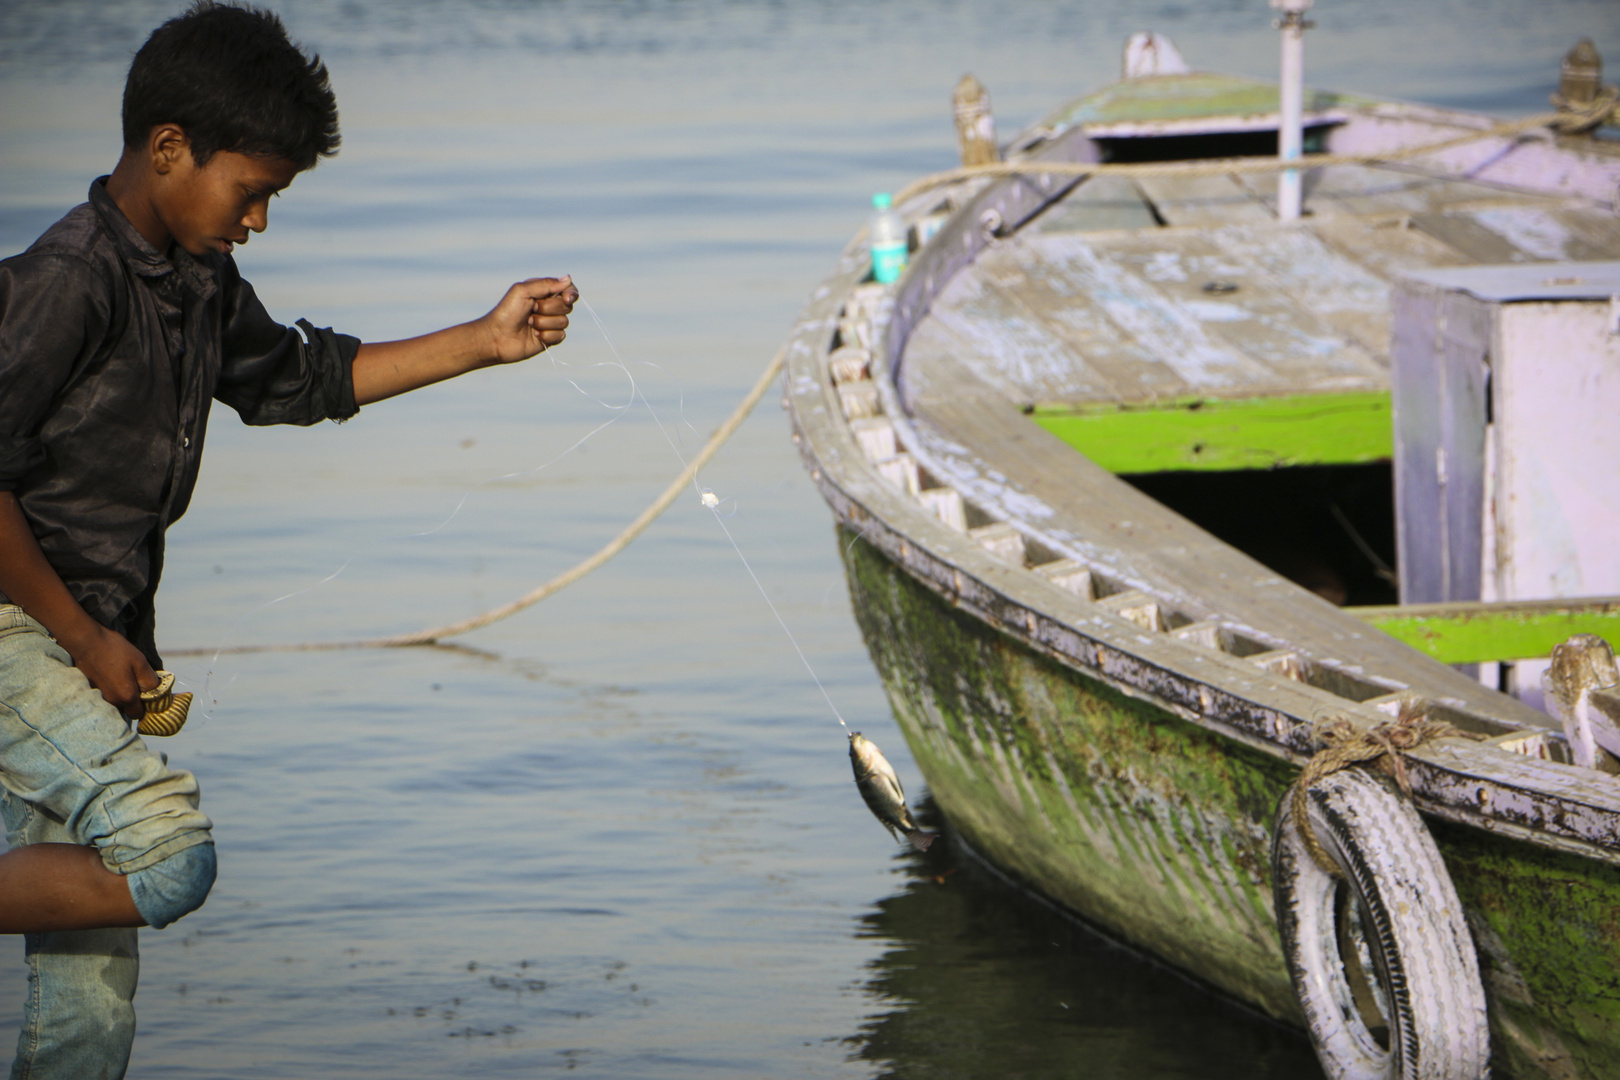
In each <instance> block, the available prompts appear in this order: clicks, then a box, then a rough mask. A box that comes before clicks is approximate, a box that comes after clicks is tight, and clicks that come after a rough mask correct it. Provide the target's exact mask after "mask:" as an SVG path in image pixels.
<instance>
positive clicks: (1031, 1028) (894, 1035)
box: [848, 807, 1321, 1080]
mask: <svg viewBox="0 0 1620 1080" xmlns="http://www.w3.org/2000/svg"><path fill="white" fill-rule="evenodd" d="M928 809H929V810H930V811H931V810H932V807H929V808H928ZM929 817H932V818H934V819H935V820H936V821H937V816H936V815H933V814H932V813H930V814H929ZM930 827H933V826H932V825H930ZM947 839H948V841H949V842H948V843H940V844H935V845H934V847H933V849H932V850H931V851H929V852H928V853H927V854H919V853H914V852H913V853H908V854H906V855H904V856H902V857H901V861H902V862H903V863H904V865H905V873H906V877H907V880H906V883H905V886H904V888H902V889H901V890H900V891H899V892H898V893H895V894H894V895H892V896H890V897H888V898H887V899H884V900H881V901H879V902H878V903H877V905H876V907H875V908H874V910H872V911H871V912H870V913H868V914H867V915H866V916H864V917H863V918H862V919H861V929H860V933H861V934H862V935H863V936H865V937H868V938H873V939H878V940H882V941H885V942H887V943H888V944H889V947H888V948H887V949H885V950H884V952H883V953H882V954H881V955H880V956H878V957H877V958H876V959H874V960H872V961H871V962H870V963H869V964H868V969H869V971H870V977H869V978H868V979H867V980H866V982H865V984H864V988H865V990H866V992H867V993H868V994H869V995H871V996H872V997H874V998H876V999H878V1000H880V1001H881V1002H883V1003H884V1005H885V1006H887V1008H886V1011H884V1012H881V1013H878V1014H876V1015H874V1016H873V1017H871V1018H870V1019H869V1020H867V1021H866V1022H865V1023H864V1024H862V1025H861V1028H860V1031H859V1033H858V1034H856V1035H854V1036H852V1037H851V1038H850V1039H849V1040H848V1042H849V1045H850V1046H851V1047H853V1053H854V1055H855V1056H856V1057H857V1058H858V1059H861V1060H864V1061H868V1062H871V1063H873V1064H874V1065H875V1066H877V1067H878V1068H879V1069H881V1072H879V1073H878V1074H877V1075H880V1076H882V1077H886V1078H891V1080H912V1078H916V1080H922V1078H930V1080H940V1078H952V1077H964V1078H966V1077H987V1076H995V1077H1022V1078H1028V1080H1037V1078H1057V1077H1079V1076H1084V1077H1086V1078H1087V1080H1109V1078H1114V1077H1118V1078H1120V1080H1127V1078H1128V1080H1140V1078H1142V1077H1145V1076H1151V1077H1155V1078H1170V1077H1199V1078H1201V1080H1220V1078H1224V1077H1233V1078H1237V1077H1243V1078H1245V1080H1255V1078H1266V1077H1277V1078H1279V1080H1281V1078H1285V1077H1286V1078H1289V1080H1300V1078H1302V1077H1313V1076H1320V1075H1321V1073H1320V1070H1319V1068H1318V1066H1317V1063H1316V1058H1315V1056H1314V1055H1313V1053H1312V1052H1311V1048H1310V1044H1309V1043H1308V1042H1307V1041H1306V1039H1305V1038H1304V1036H1303V1035H1302V1034H1300V1033H1297V1032H1294V1031H1290V1030H1286V1029H1284V1028H1280V1027H1278V1026H1276V1025H1274V1024H1272V1023H1270V1022H1269V1021H1267V1020H1265V1019H1263V1018H1261V1017H1259V1016H1256V1015H1255V1014H1253V1013H1250V1012H1248V1011H1246V1010H1243V1009H1241V1008H1239V1007H1238V1006H1237V1005H1235V1004H1232V1003H1231V1002H1229V1001H1226V1000H1224V999H1222V998H1219V997H1217V996H1216V995H1214V994H1213V993H1211V992H1209V991H1206V990H1204V989H1203V988H1202V987H1199V986H1196V985H1194V984H1192V983H1190V982H1188V981H1186V980H1185V979H1183V978H1181V977H1180V976H1177V975H1175V974H1172V973H1171V972H1169V971H1168V970H1166V969H1164V968H1162V967H1159V966H1157V965H1155V964H1153V963H1150V962H1149V961H1147V960H1144V959H1142V958H1140V957H1138V956H1136V955H1133V954H1132V953H1130V952H1128V951H1126V950H1125V949H1124V948H1122V947H1120V946H1118V945H1116V944H1114V943H1112V942H1110V941H1109V940H1107V939H1105V938H1104V937H1102V936H1101V935H1100V934H1098V933H1097V932H1095V931H1094V930H1092V929H1090V928H1089V927H1087V926H1084V925H1081V924H1080V923H1078V922H1076V921H1075V920H1073V919H1071V918H1068V917H1066V916H1063V915H1060V914H1058V913H1057V912H1055V911H1053V910H1052V909H1051V908H1049V907H1047V906H1045V905H1044V904H1041V903H1039V902H1037V901H1035V900H1033V899H1031V898H1030V897H1028V896H1026V895H1025V894H1023V893H1020V892H1018V891H1017V890H1015V889H1013V888H1012V887H1011V886H1010V885H1008V884H1007V883H1006V882H1005V881H1004V880H1002V879H1000V878H999V877H997V876H996V875H995V874H994V873H993V872H992V871H990V870H989V869H988V868H987V867H986V866H985V865H984V864H983V863H982V862H980V861H979V860H978V859H977V857H976V856H974V855H973V854H972V853H971V852H970V851H968V850H966V849H965V848H964V847H963V846H962V845H961V844H960V842H959V841H957V840H956V838H955V837H954V836H952V835H950V834H947Z"/></svg>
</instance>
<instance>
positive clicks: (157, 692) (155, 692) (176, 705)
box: [139, 671, 191, 735]
mask: <svg viewBox="0 0 1620 1080" xmlns="http://www.w3.org/2000/svg"><path fill="white" fill-rule="evenodd" d="M157 676H158V684H157V686H155V687H153V688H152V689H150V690H142V691H141V704H142V705H143V706H144V707H145V708H146V715H144V716H142V717H141V725H140V729H139V730H140V733H141V734H142V735H175V734H178V733H179V731H180V729H181V728H183V727H185V725H186V713H187V712H189V711H190V710H191V695H190V694H177V693H175V692H174V672H172V671H160V672H158V673H157Z"/></svg>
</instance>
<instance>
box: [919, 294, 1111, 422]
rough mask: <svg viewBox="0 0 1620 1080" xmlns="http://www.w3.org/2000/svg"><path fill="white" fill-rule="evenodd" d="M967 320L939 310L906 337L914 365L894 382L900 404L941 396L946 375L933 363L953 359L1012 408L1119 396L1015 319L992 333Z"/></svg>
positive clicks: (1069, 351)
mask: <svg viewBox="0 0 1620 1080" xmlns="http://www.w3.org/2000/svg"><path fill="white" fill-rule="evenodd" d="M982 310H983V309H978V308H975V310H974V313H973V314H964V313H962V312H960V311H958V310H955V309H951V308H944V309H942V310H936V311H935V312H931V313H930V317H929V318H927V319H924V320H923V321H922V323H921V324H920V325H919V326H918V327H917V329H916V330H915V331H913V332H912V335H911V340H910V341H908V342H907V344H906V353H907V355H908V356H913V357H916V358H917V362H916V363H914V364H908V365H906V366H905V367H904V368H902V370H901V372H900V378H899V380H898V382H899V386H900V393H901V397H902V400H904V401H906V402H907V403H908V405H909V403H910V401H911V400H912V398H913V397H916V396H922V395H930V394H947V393H950V392H951V391H950V388H949V386H948V385H947V384H948V383H949V381H950V376H949V370H948V369H943V368H940V367H939V366H938V365H937V364H936V363H935V362H934V358H936V357H940V356H954V357H956V358H957V360H958V361H959V363H960V364H961V365H962V367H964V368H965V369H967V370H968V371H971V372H972V373H973V375H974V377H975V378H976V379H978V380H979V382H980V383H982V384H983V385H984V386H985V387H987V388H990V389H993V390H994V391H995V392H996V393H997V394H999V395H1000V396H1001V397H1003V398H1005V399H1006V400H1008V401H1011V402H1015V403H1017V404H1020V405H1023V404H1034V403H1035V402H1037V401H1113V400H1116V399H1117V398H1118V396H1119V391H1118V390H1117V389H1116V388H1115V387H1113V386H1111V385H1110V384H1109V383H1108V382H1107V381H1106V380H1104V379H1103V378H1102V377H1101V376H1100V375H1098V374H1097V372H1096V371H1095V370H1094V369H1093V368H1092V366H1091V365H1090V364H1089V363H1088V362H1087V361H1086V358H1085V357H1084V356H1082V355H1080V354H1079V353H1077V352H1076V351H1075V350H1074V349H1073V347H1072V346H1071V345H1070V343H1069V342H1067V341H1065V340H1063V339H1062V338H1060V337H1058V336H1056V335H1054V334H1051V333H1049V332H1047V331H1046V329H1045V328H1044V327H1040V326H1036V325H1034V324H1032V323H1030V322H1028V321H1027V320H1025V319H1023V318H1020V319H1019V320H1017V321H1015V322H1014V323H1012V324H1011V325H1010V326H1006V325H1004V326H1002V327H1000V328H997V327H996V326H994V325H993V324H987V323H984V322H982V321H980V320H979V319H978V318H975V317H974V315H977V314H979V313H980V312H981V311H982Z"/></svg>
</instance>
